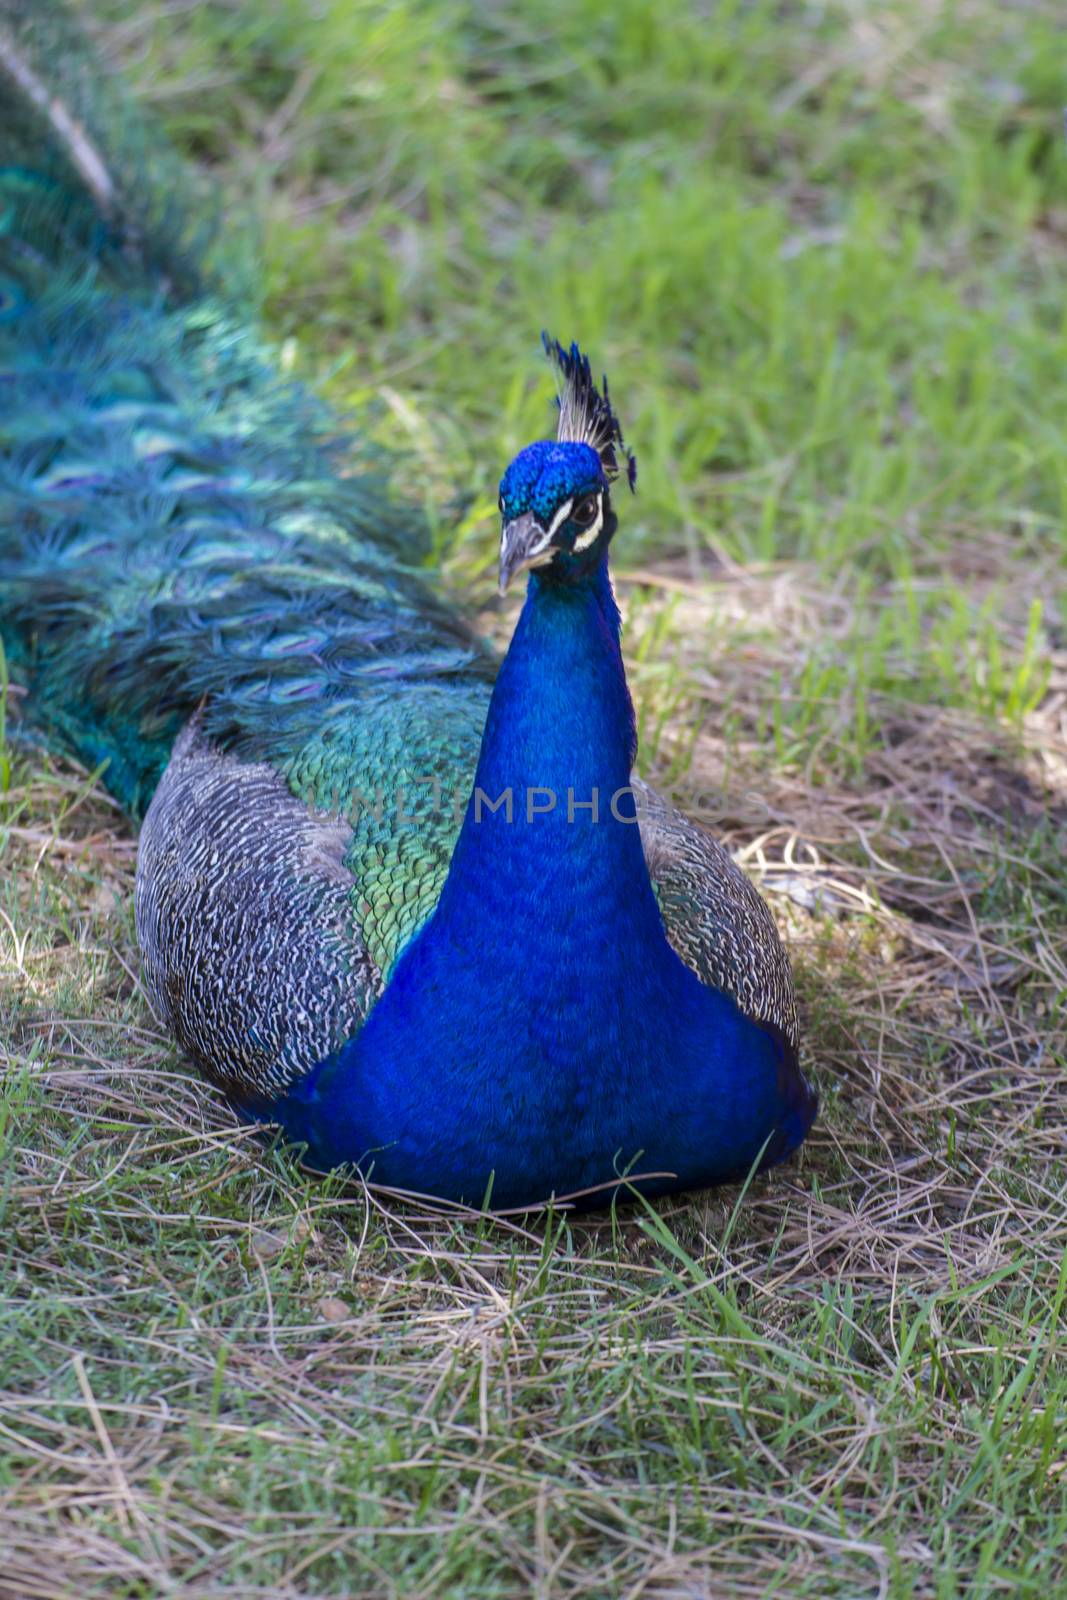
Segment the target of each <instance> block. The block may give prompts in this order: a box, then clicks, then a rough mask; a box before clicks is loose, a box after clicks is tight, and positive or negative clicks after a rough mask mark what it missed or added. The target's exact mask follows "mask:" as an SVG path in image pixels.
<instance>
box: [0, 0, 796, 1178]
mask: <svg viewBox="0 0 1067 1600" xmlns="http://www.w3.org/2000/svg"><path fill="white" fill-rule="evenodd" d="M59 62H61V63H62V84H61V86H60V88H58V89H57V88H56V86H55V83H54V78H55V74H56V72H57V70H58V69H57V63H59ZM0 80H2V81H3V84H4V90H5V93H4V96H3V101H4V110H3V113H2V117H3V124H2V125H3V137H4V143H5V150H4V153H3V161H4V167H3V171H2V173H0V219H2V221H0V463H2V465H0V630H2V633H3V638H4V640H5V644H6V649H7V654H8V657H9V660H10V662H11V666H12V670H13V672H14V673H15V675H16V676H17V677H18V678H19V680H20V681H21V683H22V684H23V685H24V686H25V688H26V691H27V693H26V698H25V706H26V717H27V719H29V720H30V721H32V724H33V725H34V726H35V727H36V728H37V729H39V730H41V734H42V735H43V737H45V738H46V739H47V740H49V741H50V742H51V743H52V744H53V746H54V747H55V748H57V749H59V750H62V751H65V752H67V753H68V754H70V755H72V756H74V757H76V758H77V759H78V760H79V761H81V762H82V763H84V764H85V765H86V766H87V767H89V768H91V769H94V770H95V769H101V770H102V771H103V775H104V781H105V782H106V784H107V785H108V787H109V788H110V790H111V792H112V793H113V794H114V795H115V796H116V797H117V799H118V800H119V801H120V802H121V804H122V805H123V807H124V808H125V809H126V810H127V811H128V813H129V814H130V816H131V817H132V818H134V819H136V820H137V821H139V823H140V845H139V856H138V865H137V877H136V895H135V911H136V926H137V934H138V939H139V942H140V947H141V953H142V959H143V972H144V981H145V985H146V988H147V991H148V993H149V996H150V998H151V1000H152V1002H153V1005H154V1007H155V1008H156V1010H157V1011H158V1013H159V1015H160V1016H161V1018H163V1019H164V1020H165V1022H166V1024H167V1026H168V1027H169V1029H170V1030H171V1031H172V1033H173V1035H174V1037H175V1039H176V1040H177V1042H178V1044H179V1045H180V1047H181V1049H182V1050H183V1051H184V1052H185V1053H186V1054H187V1055H188V1056H189V1057H191V1058H192V1060H193V1061H194V1062H195V1063H196V1065H197V1066H198V1067H199V1068H200V1069H201V1071H202V1072H203V1073H204V1074H205V1075H206V1077H207V1078H208V1079H209V1080H210V1081H211V1082H212V1083H213V1084H215V1085H217V1086H218V1087H219V1088H220V1089H221V1090H222V1091H223V1092H224V1093H225V1094H226V1095H227V1096H228V1097H229V1099H230V1100H231V1101H232V1102H233V1104H234V1105H235V1106H236V1107H237V1108H238V1110H239V1111H240V1113H241V1114H242V1115H243V1116H245V1117H246V1118H249V1119H253V1120H255V1121H257V1122H262V1123H264V1124H267V1125H270V1126H271V1127H273V1128H276V1129H279V1128H280V1130H281V1133H282V1135H283V1136H284V1138H285V1139H286V1140H287V1141H289V1142H290V1143H291V1144H293V1145H294V1146H296V1147H299V1148H300V1149H302V1151H303V1154H304V1157H305V1159H306V1161H307V1162H308V1163H309V1165H311V1166H312V1167H314V1168H318V1169H323V1170H325V1169H332V1168H337V1167H348V1168H351V1169H356V1170H358V1172H359V1173H361V1174H362V1176H363V1177H364V1178H366V1179H368V1180H370V1181H372V1182H374V1183H377V1184H382V1185H386V1186H390V1187H393V1188H395V1189H400V1190H408V1191H418V1192H421V1193H423V1194H429V1195H433V1196H438V1197H441V1198H442V1199H444V1200H448V1201H455V1202H464V1203H468V1204H473V1205H488V1206H491V1207H504V1208H506V1207H519V1208H522V1207H528V1206H531V1205H535V1204H537V1203H540V1202H543V1201H545V1200H546V1199H548V1198H549V1197H551V1196H556V1197H561V1196H577V1197H578V1200H579V1203H587V1204H594V1203H596V1204H603V1203H605V1202H606V1201H607V1200H609V1199H610V1198H611V1197H612V1196H613V1195H624V1194H626V1193H628V1192H630V1191H632V1190H640V1191H643V1192H644V1193H646V1194H648V1195H655V1194H660V1193H665V1192H669V1191H674V1190H681V1189H688V1188H694V1187H703V1186H707V1185H711V1184H716V1183H722V1182H727V1181H734V1180H739V1179H743V1178H744V1177H745V1176H746V1175H747V1174H748V1173H749V1172H750V1171H751V1170H752V1169H753V1168H755V1167H757V1166H758V1167H759V1168H767V1167H770V1166H772V1165H773V1164H775V1163H777V1162H780V1161H782V1160H783V1159H784V1158H785V1157H787V1156H788V1155H789V1154H790V1153H791V1152H793V1151H795V1150H796V1149H797V1147H798V1146H799V1145H800V1143H801V1142H802V1140H803V1139H804V1138H805V1136H806V1134H807V1132H808V1130H809V1128H810V1127H811V1124H812V1121H813V1119H814V1116H815V1112H816V1104H817V1100H816V1095H815V1092H814V1090H813V1088H812V1087H811V1085H810V1084H809V1082H808V1080H807V1079H806V1077H805V1076H804V1074H803V1072H802V1070H801V1067H800V1062H799V1036H798V1024H797V1014H796V1007H795V1000H794V992H793V984H792V978H791V973H790V967H789V963H788V959H787V956H786V953H785V951H784V949H783V947H782V944H781V942H780V940H779V937H778V935H777V932H776V929H775V926H774V923H773V920H772V918H771V916H770V913H769V911H768V909H767V907H766V905H765V903H764V902H763V900H762V899H761V898H760V896H759V894H758V893H757V892H756V890H755V889H754V887H753V886H752V884H751V883H750V882H749V880H748V879H747V878H746V877H745V875H744V874H743V873H742V872H741V871H740V869H739V868H738V867H737V866H736V865H735V863H734V862H733V860H732V858H731V857H730V856H729V854H728V853H727V852H726V851H725V849H724V848H723V847H722V846H721V845H719V844H718V843H717V842H716V841H715V840H713V839H712V838H711V837H710V836H709V835H708V834H707V833H706V832H705V831H703V830H702V829H701V828H700V827H698V826H697V825H696V824H695V823H694V822H692V821H691V820H689V819H688V818H687V817H685V816H684V815H683V814H681V813H680V812H679V811H678V810H676V809H674V808H673V807H672V806H671V805H669V804H668V803H667V802H666V801H665V800H664V799H662V798H661V797H659V796H658V795H657V794H656V793H655V791H654V790H653V789H652V788H650V787H648V786H646V785H645V784H644V783H643V782H641V781H640V780H639V779H638V778H637V777H636V776H635V774H634V759H635V752H636V737H635V720H634V712H633V707H632V704H631V699H630V695H629V692H628V689H627V682H626V674H625V670H624V665H623V657H622V653H621V648H620V629H621V624H620V613H619V609H618V605H617V603H616V599H615V595H614V592H613V588H612V583H611V578H610V575H609V549H610V546H611V542H612V539H613V537H614V535H615V533H616V530H617V526H618V521H619V516H620V510H621V505H620V500H621V497H622V496H623V495H625V494H626V492H627V487H628V489H629V490H630V491H633V490H634V489H635V485H636V461H635V457H634V456H633V454H632V453H631V452H630V450H629V449H628V447H627V445H626V443H625V440H624V437H623V430H622V427H621V424H620V422H619V419H618V415H617V412H616V409H615V404H614V401H613V400H612V398H611V396H610V394H609V389H608V384H607V380H606V379H604V380H602V381H601V382H599V383H598V382H597V381H596V379H595V377H594V374H593V370H592V368H591V365H590V362H589V360H588V358H587V357H586V355H585V354H583V353H582V351H581V350H580V348H579V347H578V346H577V345H576V344H571V345H569V346H564V345H562V344H560V343H557V342H556V341H555V340H553V339H549V338H547V337H546V338H545V350H546V352H547V355H548V357H549V360H550V361H551V363H552V366H553V368H554V369H555V374H556V378H557V385H558V392H559V401H558V409H557V413H556V427H555V431H554V436H553V437H551V438H547V439H542V440H538V441H537V442H535V443H532V444H529V445H528V446H527V447H526V448H525V449H523V450H521V451H520V452H519V454H518V455H517V456H516V458H515V459H514V460H513V461H512V462H511V464H510V465H509V466H508V468H507V470H506V472H505V473H504V475H503V478H502V480H501V483H500V495H499V507H500V527H501V532H500V552H499V561H500V581H501V586H502V587H504V588H506V587H507V586H508V585H509V584H510V583H511V582H513V581H514V580H516V579H517V578H519V577H520V575H522V576H523V578H524V580H525V583H526V595H525V602H524V604H523V607H522V611H521V614H520V615H519V618H518V621H517V623H516V625H515V629H514V633H513V635H512V638H511V642H510V645H509V646H508V649H507V651H506V653H505V654H504V657H503V660H501V661H498V660H497V658H496V656H495V655H494V653H493V652H492V651H491V650H490V649H489V648H488V646H487V645H486V644H485V643H484V642H483V641H482V640H481V639H480V638H479V637H478V636H477V633H476V632H475V631H474V630H473V628H472V627H471V626H470V624H469V623H468V622H467V621H465V620H464V618H463V617H462V616H461V615H460V614H459V613H458V612H457V611H456V610H455V609H454V608H451V607H450V606H448V605H446V604H445V603H444V602H443V600H442V599H441V598H440V596H439V594H438V593H437V592H435V590H434V587H433V585H432V584H431V583H430V582H428V581H427V579H426V577H425V575H424V571H423V570H422V566H421V564H422V562H423V557H424V551H425V534H424V529H423V525H422V520H421V518H420V517H419V516H418V515H417V514H416V513H415V512H414V511H413V510H412V508H411V506H410V505H408V504H405V503H404V500H403V497H402V496H398V494H397V493H396V491H395V487H394V480H395V477H396V474H395V471H394V470H393V466H392V463H391V461H390V459H389V457H388V455H387V454H386V453H385V452H383V450H382V448H381V447H380V446H379V445H376V444H375V443H373V442H372V441H371V440H370V439H369V438H367V437H364V436H360V435H357V434H354V433H353V432H352V430H348V431H347V432H346V430H345V429H344V428H342V427H341V425H340V424H339V422H338V420H337V418H336V417H335V416H334V415H333V414H332V413H331V411H330V410H329V408H328V407H327V406H326V405H325V404H324V403H323V402H322V401H321V400H319V399H317V398H316V397H314V395H313V394H311V393H310V392H309V391H308V390H307V389H306V388H304V387H302V386H300V385H299V384H297V383H294V382H292V381H289V380H286V379H284V378H283V377H282V376H281V375H280V374H279V370H278V365H277V363H276V361H275V359H274V356H273V354H272V352H271V350H270V348H269V346H268V345H267V344H266V343H265V342H264V341H263V339H262V338H261V337H260V335H259V334H258V332H257V331H256V327H255V318H254V316H253V314H252V313H251V311H250V310H249V309H248V307H247V304H246V303H245V302H244V301H243V300H242V297H241V294H240V293H239V292H238V291H237V289H235V288H234V286H233V280H232V277H228V276H227V274H226V273H225V272H223V271H221V270H220V268H219V266H218V260H219V250H220V244H219V240H220V238H222V239H223V241H224V237H225V230H224V229H220V227H219V225H218V223H217V221H216V222H215V223H212V222H211V221H210V219H209V214H208V208H207V207H206V202H205V199H204V196H203V195H202V194H201V193H200V191H199V190H198V189H197V187H196V182H195V180H194V178H193V177H192V175H190V174H186V173H184V172H183V171H182V170H181V168H180V167H179V166H178V165H177V164H176V158H174V157H172V156H170V155H169V154H168V152H167V151H166V148H165V146H164V145H163V144H162V142H161V141H160V139H159V138H158V137H157V136H156V135H155V133H154V132H153V131H152V130H151V129H150V128H147V127H145V126H144V124H143V123H142V122H140V121H139V120H138V118H137V116H136V115H135V114H134V113H133V111H132V110H131V109H130V108H129V107H128V106H127V105H126V103H125V102H124V100H123V97H122V95H121V92H120V91H119V90H118V88H117V87H116V86H115V85H114V84H112V83H111V82H110V80H109V79H108V77H107V75H106V74H105V73H104V72H103V71H102V69H100V68H99V67H98V66H96V65H95V64H94V62H93V59H92V54H91V51H90V50H89V48H88V46H86V45H85V44H84V43H82V42H81V40H80V38H79V35H78V33H77V30H76V29H74V28H73V27H72V25H71V23H70V20H69V18H67V17H66V16H65V14H64V12H63V11H62V9H61V8H60V7H59V6H58V5H57V4H54V3H53V0H35V4H34V6H33V7H32V8H30V7H26V6H24V5H22V4H20V3H19V0H0ZM411 498H414V497H411Z"/></svg>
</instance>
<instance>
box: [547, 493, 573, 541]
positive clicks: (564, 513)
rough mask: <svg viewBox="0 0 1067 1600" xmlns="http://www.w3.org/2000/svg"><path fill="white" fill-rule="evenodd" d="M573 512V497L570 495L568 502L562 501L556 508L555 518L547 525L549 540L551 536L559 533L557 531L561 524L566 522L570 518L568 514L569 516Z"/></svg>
mask: <svg viewBox="0 0 1067 1600" xmlns="http://www.w3.org/2000/svg"><path fill="white" fill-rule="evenodd" d="M573 510H574V496H573V495H572V496H571V498H570V499H569V500H564V502H563V504H562V505H561V506H559V507H558V508H557V510H556V514H555V516H554V517H553V518H552V521H551V522H550V523H549V525H548V537H549V538H550V539H551V537H552V535H553V534H554V533H557V532H558V531H559V529H560V528H562V526H563V524H564V523H565V522H566V520H567V518H568V517H569V516H570V514H571V512H572V511H573Z"/></svg>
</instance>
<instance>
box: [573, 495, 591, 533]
mask: <svg viewBox="0 0 1067 1600" xmlns="http://www.w3.org/2000/svg"><path fill="white" fill-rule="evenodd" d="M596 513H597V497H596V495H595V494H587V495H586V496H585V498H584V499H582V500H579V501H578V504H577V505H576V506H575V508H574V510H573V511H572V512H571V521H572V522H576V523H577V524H578V526H579V528H588V527H589V526H590V524H591V523H593V522H595V521H596Z"/></svg>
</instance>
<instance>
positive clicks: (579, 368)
mask: <svg viewBox="0 0 1067 1600" xmlns="http://www.w3.org/2000/svg"><path fill="white" fill-rule="evenodd" d="M541 342H542V344H543V345H544V347H545V354H546V355H547V356H548V359H549V360H550V361H551V363H552V365H553V367H554V368H555V371H556V379H557V382H558V384H559V397H558V399H557V402H556V403H557V405H558V406H559V422H558V424H557V427H556V438H557V439H558V440H559V441H560V443H561V444H564V443H571V444H588V445H592V447H593V449H594V450H595V451H596V453H597V455H598V456H599V457H600V465H601V466H602V467H603V469H604V475H605V477H606V478H608V479H609V480H612V481H614V479H616V478H617V477H618V476H619V472H620V471H621V467H620V464H619V457H620V455H621V456H624V457H625V459H626V481H627V483H628V484H629V485H630V489H631V491H634V490H636V488H637V457H636V456H635V455H634V453H633V451H632V450H631V449H630V448H629V446H628V445H627V443H626V441H625V439H624V438H623V436H622V424H621V423H620V422H619V419H618V417H617V416H616V414H615V410H614V407H613V406H612V404H611V397H610V395H609V394H608V380H607V375H606V374H605V375H603V376H602V377H601V388H600V389H598V388H597V386H596V384H595V383H594V382H593V373H592V369H591V368H590V365H589V357H588V356H585V355H583V354H582V352H581V350H579V348H578V346H577V345H576V344H572V345H571V347H570V349H569V350H565V349H564V348H563V346H562V345H561V344H560V342H559V340H558V339H551V338H549V336H548V334H547V333H542V334H541Z"/></svg>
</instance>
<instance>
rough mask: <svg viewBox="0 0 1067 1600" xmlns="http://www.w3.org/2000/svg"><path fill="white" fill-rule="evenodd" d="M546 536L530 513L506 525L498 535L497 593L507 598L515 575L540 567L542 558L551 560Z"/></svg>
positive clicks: (527, 512) (525, 513) (524, 513)
mask: <svg viewBox="0 0 1067 1600" xmlns="http://www.w3.org/2000/svg"><path fill="white" fill-rule="evenodd" d="M548 541H549V535H548V534H547V533H546V531H545V529H544V528H543V527H542V526H541V524H540V523H539V522H538V520H537V518H536V517H535V516H534V514H533V512H532V511H524V512H523V514H522V516H521V517H513V518H512V520H511V521H510V522H505V524H504V527H503V531H502V532H501V535H500V593H501V594H506V593H507V587H508V584H509V583H510V582H511V580H512V578H513V577H514V576H515V574H516V572H521V571H522V570H523V569H524V568H525V567H532V566H539V565H540V564H541V558H544V559H551V556H550V552H549V543H548Z"/></svg>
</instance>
